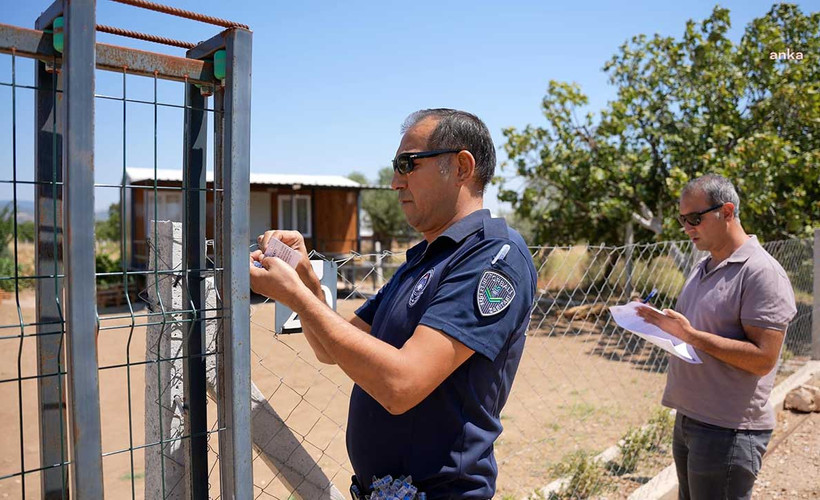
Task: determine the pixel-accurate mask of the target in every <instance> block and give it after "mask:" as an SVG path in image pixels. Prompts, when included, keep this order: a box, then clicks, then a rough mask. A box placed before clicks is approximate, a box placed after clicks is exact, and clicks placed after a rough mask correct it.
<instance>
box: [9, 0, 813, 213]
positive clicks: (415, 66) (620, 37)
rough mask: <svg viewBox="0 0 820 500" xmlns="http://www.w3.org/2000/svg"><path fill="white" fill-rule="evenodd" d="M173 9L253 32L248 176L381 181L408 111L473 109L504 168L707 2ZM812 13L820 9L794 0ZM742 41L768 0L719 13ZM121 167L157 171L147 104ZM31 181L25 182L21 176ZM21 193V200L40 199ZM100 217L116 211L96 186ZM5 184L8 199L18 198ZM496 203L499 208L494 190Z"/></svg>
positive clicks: (27, 154) (117, 91) (22, 66)
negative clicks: (528, 138)
mask: <svg viewBox="0 0 820 500" xmlns="http://www.w3.org/2000/svg"><path fill="white" fill-rule="evenodd" d="M0 2H2V4H3V7H2V8H0V23H6V24H14V25H18V26H25V27H33V24H34V20H35V19H36V18H37V16H38V15H39V14H40V12H41V11H43V10H44V9H45V8H46V7H47V5H48V4H47V3H46V2H42V1H37V0H29V1H25V2H23V1H11V0H0ZM168 3H169V4H171V5H173V6H176V7H180V8H184V9H189V10H195V11H197V12H201V13H205V14H209V15H212V16H217V17H222V18H227V19H230V20H233V21H238V22H242V23H246V24H248V25H250V27H251V29H252V30H253V31H254V45H253V102H252V137H251V166H252V170H253V171H254V172H282V173H287V172H298V173H309V174H340V175H347V174H349V173H350V172H352V171H360V172H362V173H364V174H365V175H367V176H368V177H369V178H375V176H376V172H377V171H378V169H379V168H381V167H384V166H387V165H389V161H390V159H391V158H392V157H393V155H394V153H395V149H396V146H397V145H398V142H399V140H400V135H399V125H400V124H401V122H402V121H403V119H404V118H405V117H406V116H407V115H408V114H409V113H411V112H412V111H415V110H417V109H420V108H427V107H453V108H460V109H464V110H468V111H471V112H473V113H475V114H477V115H478V116H479V117H481V118H482V119H483V120H484V121H485V122H486V123H487V125H488V127H489V128H490V131H491V132H492V134H493V138H494V140H495V142H496V146H497V147H498V148H499V160H500V161H503V159H504V154H503V152H502V151H501V146H502V145H503V136H502V134H501V130H502V129H503V128H505V127H509V126H515V127H523V126H525V125H527V124H541V123H542V122H543V118H542V116H541V114H540V107H539V104H540V101H541V99H542V97H543V95H544V91H545V89H546V86H547V82H548V81H549V80H551V79H554V80H563V81H574V82H577V83H579V84H580V85H581V87H582V89H583V91H584V92H585V93H586V94H587V95H588V96H589V97H590V110H593V111H597V110H599V109H600V108H602V107H603V106H605V104H606V102H607V101H608V100H609V99H612V98H613V97H614V90H613V88H612V87H610V86H608V84H607V80H606V75H605V74H604V73H603V72H602V71H601V67H602V66H603V64H604V63H605V62H606V61H607V60H608V59H609V58H610V57H611V56H612V55H613V54H614V53H616V51H617V49H618V46H619V45H620V44H621V43H623V42H624V41H625V40H627V39H628V38H629V37H631V36H633V35H636V34H639V33H646V34H649V35H651V34H654V33H661V34H663V35H674V36H677V37H679V36H680V34H681V33H682V32H683V28H684V24H685V22H686V20H687V19H695V20H702V19H704V18H705V17H707V16H708V15H709V14H710V12H711V11H712V9H713V8H714V6H715V3H713V2H711V1H700V0H691V1H687V2H658V1H644V0H642V1H630V2H617V3H616V2H605V1H601V0H597V1H589V2H548V1H540V2H538V1H515V0H510V1H506V2H500V1H495V2H482V1H446V0H439V1H435V2H433V1H426V0H425V1H415V2H392V1H381V2H377V1H369V2H366V1H346V2H318V1H304V2H293V1H289V2H283V1H271V2H261V1H233V2H226V1H214V0H198V1H196V2H193V1H187V0H170V1H169V2H168ZM798 3H799V5H800V6H801V8H802V9H803V10H804V11H809V10H816V9H818V8H820V2H816V1H813V2H798ZM721 5H722V6H724V7H728V8H729V9H730V10H731V13H732V24H733V31H732V33H731V36H732V37H733V38H734V39H736V40H737V39H739V37H740V35H741V34H742V29H743V27H744V26H745V25H746V23H748V22H749V21H750V20H751V19H753V18H755V17H758V16H761V15H763V14H764V13H765V12H766V11H767V10H768V9H769V8H770V7H771V2H763V1H755V0H751V1H750V0H746V1H729V2H722V3H721ZM97 22H98V24H107V25H113V26H118V27H123V28H127V29H133V30H137V31H143V32H150V33H154V34H158V35H163V36H167V37H171V38H176V39H180V40H186V41H194V42H195V41H198V40H204V39H207V38H210V37H211V36H212V35H214V34H216V33H218V32H219V30H220V28H218V27H215V26H211V25H207V24H202V23H198V22H195V21H189V20H186V19H181V18H176V17H171V16H167V15H161V14H158V13H154V12H149V11H144V10H141V9H136V8H134V7H129V6H125V5H120V4H116V3H112V2H109V1H104V0H101V1H99V2H98V12H97ZM98 41H101V42H106V43H113V44H118V45H127V46H132V47H137V48H142V49H146V50H152V51H158V52H165V53H169V54H174V55H184V50H183V49H177V48H174V47H166V46H162V45H156V44H151V43H144V42H139V41H136V40H130V39H125V38H120V37H115V36H112V35H107V34H101V33H98ZM16 73H17V74H16V78H17V81H18V83H21V84H30V83H31V82H32V81H33V76H32V75H33V65H32V64H31V63H30V61H25V60H21V59H19V58H18V60H17V64H16ZM98 73H100V75H99V76H98V81H97V89H96V90H97V92H98V93H100V94H106V95H116V96H119V95H121V93H122V77H121V76H119V75H115V74H111V73H106V72H98ZM10 79H11V58H10V56H6V55H0V82H9V81H10ZM126 84H127V86H128V87H127V88H128V90H127V92H128V97H129V98H138V99H149V100H150V99H153V81H152V80H150V79H145V78H139V77H129V78H128V79H127V81H126ZM158 96H159V100H160V101H164V102H171V103H181V100H182V87H181V85H180V84H175V83H168V82H160V83H159V85H158ZM14 98H15V100H16V107H17V116H16V121H17V165H18V179H19V178H26V177H28V178H31V173H30V171H31V167H30V165H31V161H32V158H33V154H32V152H31V149H32V146H31V131H32V130H33V119H32V116H31V115H32V112H31V106H32V102H33V99H32V92H31V91H29V90H26V89H18V90H17V93H16V95H15V96H14ZM96 106H97V109H96V131H97V151H96V159H97V160H96V161H97V164H96V165H97V167H96V168H97V171H96V178H97V181H98V182H100V183H114V182H117V181H118V178H119V176H120V175H121V174H120V172H121V168H122V164H123V152H122V151H123V139H122V136H123V134H122V122H123V118H122V103H120V102H117V101H107V100H104V99H98V100H97V101H96ZM127 112H128V120H127V122H128V123H127V139H126V141H125V150H126V163H127V164H128V165H129V166H136V167H149V168H150V167H153V166H154V155H153V140H154V136H153V120H154V117H153V107H151V106H145V105H130V104H129V105H128V111H127ZM158 115H159V116H158V122H159V125H158V128H157V144H158V146H157V149H158V153H157V166H158V167H159V168H178V165H180V164H181V159H182V115H181V112H179V111H178V110H173V109H167V108H164V109H160V110H159V111H158ZM11 117H12V92H11V89H10V88H8V87H0V176H2V178H3V179H9V178H10V175H11V174H10V172H11V168H10V167H9V165H10V164H11V160H12V155H11V150H12V144H11V131H10V128H11V127H10V124H11V123H12V120H11ZM27 172H28V173H27ZM31 192H32V191H31V189H30V188H25V187H22V186H21V187H20V189H19V193H18V196H20V197H22V198H30V197H31ZM95 196H96V205H97V207H98V208H102V207H105V206H107V205H108V204H109V203H111V202H112V201H115V200H116V199H117V198H116V197H117V194H116V191H115V190H112V189H97V190H96V193H95ZM10 197H11V196H10V188H9V187H8V185H7V184H6V185H5V186H2V187H0V199H8V198H10ZM486 205H487V206H489V207H490V208H491V209H494V210H497V209H498V208H499V203H498V201H497V200H496V190H495V189H491V190H490V191H489V192H488V194H487V198H486Z"/></svg>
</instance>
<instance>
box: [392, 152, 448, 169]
mask: <svg viewBox="0 0 820 500" xmlns="http://www.w3.org/2000/svg"><path fill="white" fill-rule="evenodd" d="M459 151H461V150H460V149H435V150H433V151H419V152H418V153H401V154H399V155H397V156H396V157H395V158H393V170H394V171H396V172H398V173H400V174H402V175H404V174H409V173H410V172H412V171H413V168H414V167H415V164H414V160H417V159H419V158H430V157H432V156H438V155H443V154H447V153H458V152H459Z"/></svg>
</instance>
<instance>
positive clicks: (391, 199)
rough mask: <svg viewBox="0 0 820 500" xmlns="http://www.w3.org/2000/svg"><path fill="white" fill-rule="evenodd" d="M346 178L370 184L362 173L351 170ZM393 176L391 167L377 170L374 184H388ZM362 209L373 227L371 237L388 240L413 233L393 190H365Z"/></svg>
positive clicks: (383, 240)
mask: <svg viewBox="0 0 820 500" xmlns="http://www.w3.org/2000/svg"><path fill="white" fill-rule="evenodd" d="M348 178H349V179H351V180H354V181H356V182H358V183H360V184H370V183H369V182H368V180H367V178H366V177H365V176H364V174H362V173H360V172H353V173H351V174H350V175H348ZM392 178H393V169H392V168H390V167H385V168H382V169H380V170H379V174H378V179H377V182H376V184H378V185H379V186H389V185H390V182H391V180H392ZM361 202H362V210H364V213H365V214H366V216H367V219H368V221H369V222H370V227H371V228H372V229H373V239H375V240H378V241H381V242H390V241H391V240H393V239H394V238H406V237H410V236H412V235H413V234H415V231H414V230H413V228H412V227H410V226H409V225H408V224H407V220H406V219H405V217H404V213H403V212H402V210H401V205H400V204H399V200H398V197H397V196H396V193H395V192H393V191H387V190H366V191H364V192H363V193H362V199H361Z"/></svg>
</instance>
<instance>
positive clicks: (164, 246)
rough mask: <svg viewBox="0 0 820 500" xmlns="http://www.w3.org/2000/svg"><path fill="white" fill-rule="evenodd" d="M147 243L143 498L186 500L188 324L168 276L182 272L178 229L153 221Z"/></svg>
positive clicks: (178, 287)
mask: <svg viewBox="0 0 820 500" xmlns="http://www.w3.org/2000/svg"><path fill="white" fill-rule="evenodd" d="M154 225H156V229H155V228H154ZM148 239H149V245H148V249H149V250H148V262H149V264H148V268H149V270H151V271H156V272H154V273H151V274H149V275H148V283H147V286H148V297H149V301H150V302H149V303H150V307H151V310H152V313H153V314H152V315H151V316H150V317H149V321H148V323H149V326H148V331H147V334H146V339H145V360H146V361H147V364H146V365H145V442H146V443H148V444H149V446H148V447H147V448H146V449H145V498H164V499H172V500H175V499H179V500H184V499H187V498H190V495H189V494H188V485H189V483H190V481H189V478H188V475H189V474H190V470H189V467H188V455H189V454H188V443H189V440H188V439H183V436H184V435H185V413H184V401H185V392H184V384H183V378H182V376H183V369H184V368H183V365H184V361H185V360H184V359H183V336H184V334H185V332H186V331H187V324H186V323H182V322H181V320H182V319H183V317H182V315H180V314H179V313H178V312H177V313H175V312H174V311H179V310H181V309H183V305H182V286H183V285H182V283H183V280H182V279H177V276H175V275H174V274H169V273H168V271H172V270H179V269H181V267H182V224H181V223H179V222H169V221H151V230H150V233H149V235H148ZM169 359H173V361H163V360H169ZM155 443H158V444H155Z"/></svg>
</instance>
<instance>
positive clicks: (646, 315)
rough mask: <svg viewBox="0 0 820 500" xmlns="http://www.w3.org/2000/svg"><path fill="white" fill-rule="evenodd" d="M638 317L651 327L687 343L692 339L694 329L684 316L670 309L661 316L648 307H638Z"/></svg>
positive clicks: (665, 310)
mask: <svg viewBox="0 0 820 500" xmlns="http://www.w3.org/2000/svg"><path fill="white" fill-rule="evenodd" d="M637 313H638V316H640V317H641V318H643V320H644V321H646V322H647V323H649V324H651V325H655V326H657V327H658V328H660V329H661V330H663V331H665V332H667V333H670V334H672V335H674V336H675V337H677V338H679V339H681V340H683V341H684V342H687V343H689V342H690V341H691V340H692V338H693V337H694V330H695V329H694V328H692V324H691V323H689V320H688V319H686V316H684V315H683V314H681V313H679V312H677V311H674V310H672V309H664V310H663V314H661V313H659V312H657V311H655V310H653V309H652V308H649V307H638V309H637Z"/></svg>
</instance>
